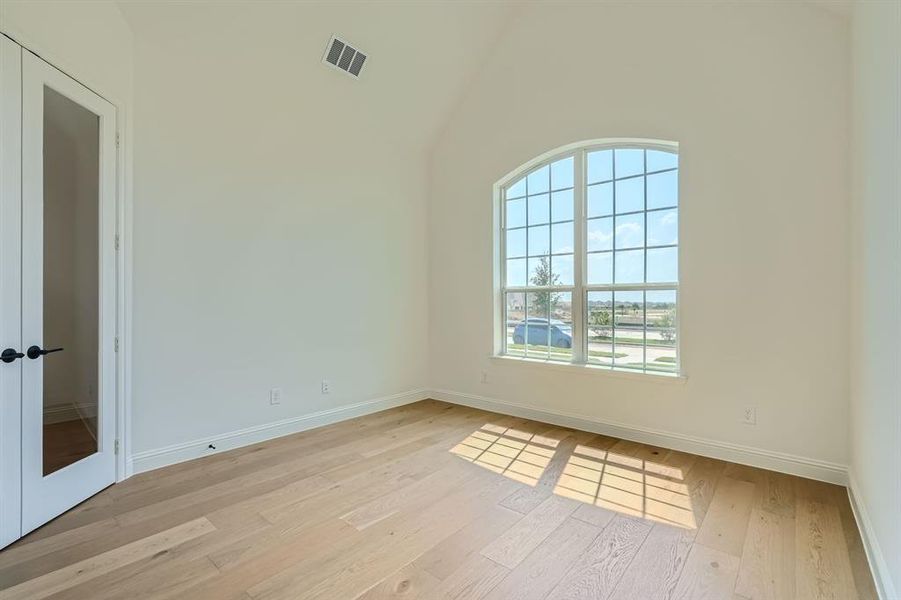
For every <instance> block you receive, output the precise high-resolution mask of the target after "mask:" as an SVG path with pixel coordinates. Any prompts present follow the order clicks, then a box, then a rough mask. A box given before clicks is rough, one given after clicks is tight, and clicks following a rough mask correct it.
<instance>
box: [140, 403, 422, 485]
mask: <svg viewBox="0 0 901 600" xmlns="http://www.w3.org/2000/svg"><path fill="white" fill-rule="evenodd" d="M428 397H429V394H428V391H427V390H425V389H419V390H411V391H409V392H403V393H400V394H394V395H392V396H383V397H381V398H375V399H373V400H366V401H363V402H357V403H355V404H348V405H346V406H339V407H336V408H330V409H328V410H322V411H319V412H315V413H311V414H308V415H301V416H299V417H291V418H290V419H283V420H281V421H274V422H272V423H265V424H263V425H256V426H254V427H248V428H246V429H239V430H237V431H229V432H227V433H221V434H218V435H213V436H209V437H205V438H203V439H199V440H192V441H190V442H183V443H181V444H173V445H171V446H165V447H163V448H155V449H153V450H145V451H143V452H136V453H134V454H133V455H132V456H131V458H130V459H129V460H128V461H127V462H126V472H127V473H128V475H133V474H135V473H143V472H144V471H151V470H153V469H159V468H160V467H165V466H168V465H174V464H176V463H180V462H184V461H186V460H192V459H195V458H200V457H202V456H209V455H211V454H217V453H219V452H224V451H226V450H234V449H235V448H241V447H242V446H249V445H250V444H256V443H259V442H264V441H266V440H271V439H273V438H277V437H281V436H283V435H289V434H292V433H298V432H300V431H306V430H308V429H314V428H316V427H322V426H323V425H331V424H332V423H337V422H339V421H346V420H347V419H352V418H354V417H361V416H363V415H368V414H371V413H375V412H379V411H382V410H385V409H388V408H394V407H396V406H402V405H404V404H410V403H412V402H418V401H420V400H425V399H427V398H428ZM210 444H212V445H214V446H215V447H216V449H215V450H213V449H211V448H209V446H210Z"/></svg>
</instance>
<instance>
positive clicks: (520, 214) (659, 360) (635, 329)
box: [500, 144, 679, 374]
mask: <svg viewBox="0 0 901 600" xmlns="http://www.w3.org/2000/svg"><path fill="white" fill-rule="evenodd" d="M501 202H502V209H501V219H502V220H501V223H502V231H501V236H502V243H501V246H502V247H501V253H500V254H501V269H502V277H501V285H502V290H501V296H502V300H501V302H502V312H501V314H502V318H503V329H504V332H505V333H504V335H503V336H502V342H501V352H502V354H505V355H509V356H515V357H522V358H533V359H541V360H548V361H556V362H574V363H588V364H592V365H598V366H604V367H608V368H612V369H628V370H634V371H640V372H655V373H670V374H672V373H678V372H679V354H678V319H677V309H678V285H679V282H678V258H679V253H678V243H679V216H678V205H679V201H678V154H677V150H676V147H675V145H672V146H669V145H660V144H648V145H638V144H630V145H613V146H611V145H602V146H592V147H586V148H580V149H577V150H575V151H572V150H571V151H569V152H568V153H566V154H563V155H558V156H555V157H553V158H552V159H550V160H547V161H544V162H543V163H541V164H540V165H538V166H537V167H534V168H532V169H530V170H529V171H527V172H525V173H522V174H520V175H518V176H516V177H515V178H514V180H513V182H512V183H511V184H509V185H507V186H503V187H501Z"/></svg>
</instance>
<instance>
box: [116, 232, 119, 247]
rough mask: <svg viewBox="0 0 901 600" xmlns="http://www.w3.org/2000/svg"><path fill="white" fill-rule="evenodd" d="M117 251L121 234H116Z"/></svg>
mask: <svg viewBox="0 0 901 600" xmlns="http://www.w3.org/2000/svg"><path fill="white" fill-rule="evenodd" d="M116 250H119V234H118V233H117V234H116Z"/></svg>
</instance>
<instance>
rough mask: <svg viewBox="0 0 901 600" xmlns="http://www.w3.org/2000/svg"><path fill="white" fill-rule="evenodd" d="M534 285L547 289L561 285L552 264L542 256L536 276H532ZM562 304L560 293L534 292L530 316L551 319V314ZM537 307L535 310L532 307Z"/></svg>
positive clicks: (536, 269) (530, 301) (530, 304)
mask: <svg viewBox="0 0 901 600" xmlns="http://www.w3.org/2000/svg"><path fill="white" fill-rule="evenodd" d="M531 282H532V285H535V286H542V287H547V286H551V285H557V284H558V283H560V276H559V275H556V274H552V273H551V263H550V260H548V257H547V256H542V257H541V260H539V261H538V266H537V267H536V268H535V274H534V275H532V279H531ZM558 302H560V294H559V293H558V292H550V291H541V292H532V293H531V299H530V300H529V316H532V315H542V316H545V317H546V318H550V315H551V313H552V312H553V311H554V309H555V308H557V303H558ZM533 306H534V307H535V308H534V310H533V309H532V307H533Z"/></svg>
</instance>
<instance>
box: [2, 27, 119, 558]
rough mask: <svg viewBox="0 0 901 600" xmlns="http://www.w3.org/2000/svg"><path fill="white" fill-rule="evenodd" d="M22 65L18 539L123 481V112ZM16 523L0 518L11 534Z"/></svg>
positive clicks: (11, 271) (11, 193)
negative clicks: (118, 315) (118, 242)
mask: <svg viewBox="0 0 901 600" xmlns="http://www.w3.org/2000/svg"><path fill="white" fill-rule="evenodd" d="M7 41H8V40H5V38H4V48H7V47H8V45H7V43H6V42H7ZM8 54H12V49H10V50H4V54H3V59H4V60H7V55H8ZM19 56H20V57H21V63H20V73H21V87H20V89H21V148H20V152H21V190H20V193H19V194H18V198H19V203H20V207H19V208H18V209H17V207H16V206H15V204H16V196H17V194H16V190H15V189H13V186H12V184H10V185H8V182H7V181H6V175H7V172H8V171H7V170H6V169H7V165H6V163H5V162H4V163H3V175H4V182H3V186H4V187H3V188H2V191H3V197H2V201H0V204H2V207H3V208H2V210H3V212H2V213H0V214H2V215H3V217H4V218H3V221H2V223H0V227H2V234H3V241H2V251H3V252H4V253H3V255H2V257H0V260H2V264H0V282H2V284H0V285H2V286H3V287H2V288H0V294H3V296H2V298H3V300H4V304H3V308H2V315H0V321H2V322H3V324H4V325H3V329H2V330H0V333H2V335H3V339H2V340H0V345H2V348H0V351H2V350H3V349H5V348H12V349H14V350H16V351H17V352H16V353H17V354H24V356H21V357H19V358H17V359H15V360H14V361H13V362H2V361H0V369H3V372H2V373H3V374H2V377H3V379H0V385H2V386H3V387H2V388H0V389H2V392H3V410H4V413H5V414H4V417H3V422H2V426H3V428H4V434H5V433H6V431H7V430H8V429H10V428H11V427H12V424H11V423H9V422H8V420H7V415H9V414H13V412H14V409H10V412H7V408H8V407H11V406H12V405H14V404H15V398H14V397H15V396H16V395H17V392H16V389H15V387H16V383H17V381H18V386H19V390H18V396H19V398H20V407H21V408H20V410H21V417H20V418H21V421H20V424H21V429H20V435H21V457H20V460H21V463H20V485H21V491H20V493H21V500H20V511H21V520H20V533H19V535H25V534H26V533H27V532H29V531H31V530H33V529H35V528H36V527H39V526H40V525H42V524H44V523H46V522H47V521H49V520H50V519H52V518H54V517H56V516H57V515H59V514H60V513H62V512H64V511H66V510H68V509H69V508H72V507H73V506H75V505H76V504H78V503H79V502H81V501H83V500H85V499H86V498H88V497H90V496H91V495H93V494H95V493H97V492H98V491H100V490H102V489H103V488H105V487H107V486H108V485H110V484H112V483H113V482H114V481H115V478H116V461H115V422H116V419H115V414H114V413H115V387H116V372H115V354H114V352H115V348H114V343H115V301H116V282H115V277H116V267H115V233H116V232H115V227H116V201H115V190H116V139H115V135H116V134H115V131H116V113H115V107H113V106H112V105H111V104H110V103H109V102H107V101H106V100H104V99H103V98H101V97H100V96H98V95H97V94H95V93H94V92H92V91H91V90H89V89H88V88H86V87H84V86H82V85H81V84H79V83H78V82H77V81H75V80H74V79H72V78H70V77H68V76H67V75H65V74H64V73H62V72H61V71H59V70H57V69H55V68H54V67H52V66H50V65H49V64H47V63H46V62H44V61H43V60H41V59H40V58H38V57H37V56H35V55H34V54H31V53H30V52H28V51H26V50H20V52H19ZM14 62H15V61H14V60H12V59H9V64H10V65H13V63H14ZM11 74H12V72H11V71H9V70H8V69H6V68H5V69H4V71H3V73H2V77H3V87H4V92H3V99H4V104H3V106H2V108H3V111H4V116H5V112H6V111H7V106H6V99H7V96H9V97H13V96H14V94H12V93H9V92H8V89H9V86H8V82H7V79H8V78H9V77H10V76H11ZM9 110H10V111H12V110H13V109H12V108H11V107H10V109H9ZM4 123H6V120H4ZM0 137H2V139H0V141H2V142H3V144H4V147H3V152H2V156H3V160H4V161H6V160H7V158H9V156H10V154H11V153H12V152H14V148H13V146H12V145H11V144H7V138H8V137H10V136H7V135H6V131H5V130H4V132H3V135H2V136H0ZM9 162H10V163H14V160H12V159H10V161H9ZM13 166H14V165H13ZM7 188H9V189H7ZM17 210H19V211H20V215H19V216H20V221H19V224H20V231H19V232H18V234H16V232H15V231H14V229H15V227H14V223H13V221H14V220H15V216H16V211H17ZM7 217H8V218H7ZM8 235H9V237H8ZM14 237H17V238H19V240H18V241H19V248H18V250H17V249H16V247H15V244H14V243H13V241H12V240H13V239H14ZM17 252H18V254H19V265H20V266H19V267H18V269H19V272H18V273H17V272H16V270H17V267H16V266H15V264H14V263H15V262H16V260H15V259H16V256H15V255H16V253H17ZM17 276H18V277H19V278H20V280H19V285H20V298H21V301H20V303H19V306H16V305H15V302H14V301H13V302H12V303H10V304H9V305H7V303H6V301H7V298H12V297H13V296H15V293H14V292H13V293H7V292H8V291H9V290H8V289H7V288H13V287H15V286H16V277H17ZM16 312H18V321H19V323H18V325H17V324H16V323H15V321H16V314H15V313H16ZM17 332H18V333H19V340H16V339H15V338H16V333H17ZM11 358H12V357H11ZM3 445H4V448H5V449H4V451H3V460H4V463H3V465H4V466H3V469H4V470H3V473H2V483H3V485H4V487H6V486H7V482H9V481H11V478H10V477H9V472H10V470H11V469H12V468H13V467H14V465H11V464H10V463H12V462H13V461H12V459H10V460H7V458H8V457H9V456H10V455H11V454H13V452H12V451H9V444H6V443H4V444H3ZM10 495H11V494H9V493H7V492H6V490H4V493H3V494H2V496H3V497H4V500H3V510H4V511H6V506H7V505H8V504H12V503H13V502H14V500H13V501H6V498H7V497H9V496H10ZM10 510H12V508H10ZM6 514H8V513H6V512H4V513H2V514H0V516H2V517H4V529H5V528H6V527H7V525H6V521H7V519H6V518H5V517H6ZM6 535H8V533H7V534H6ZM3 539H5V538H3ZM0 543H2V539H0Z"/></svg>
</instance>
